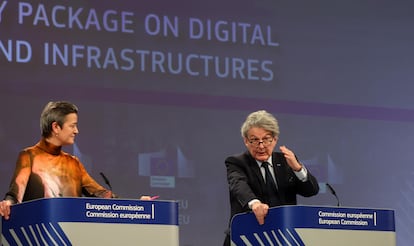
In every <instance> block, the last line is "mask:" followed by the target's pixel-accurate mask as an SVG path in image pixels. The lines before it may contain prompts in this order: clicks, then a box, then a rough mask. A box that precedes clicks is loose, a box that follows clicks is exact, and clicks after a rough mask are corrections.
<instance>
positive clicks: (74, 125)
mask: <svg viewBox="0 0 414 246" xmlns="http://www.w3.org/2000/svg"><path fill="white" fill-rule="evenodd" d="M78 133H79V130H78V115H77V114H76V113H70V114H68V115H66V117H65V122H64V123H63V126H62V127H60V126H57V132H56V138H57V139H58V140H59V141H60V143H61V145H70V144H74V143H75V136H76V135H77V134H78Z"/></svg>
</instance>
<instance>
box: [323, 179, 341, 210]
mask: <svg viewBox="0 0 414 246" xmlns="http://www.w3.org/2000/svg"><path fill="white" fill-rule="evenodd" d="M326 187H328V189H329V191H330V192H331V193H332V195H334V196H335V198H336V202H337V204H336V206H338V207H339V206H340V203H339V198H338V196H337V195H336V192H335V190H334V188H333V187H332V186H331V185H330V184H329V183H326Z"/></svg>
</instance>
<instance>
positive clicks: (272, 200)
mask: <svg viewBox="0 0 414 246" xmlns="http://www.w3.org/2000/svg"><path fill="white" fill-rule="evenodd" d="M269 165H270V164H269V163H268V162H263V163H262V167H263V168H264V170H265V179H266V192H267V196H268V200H269V206H270V207H272V206H276V205H277V203H278V200H279V199H278V198H277V195H276V194H277V190H276V183H275V181H274V179H273V177H272V174H271V173H270V170H269Z"/></svg>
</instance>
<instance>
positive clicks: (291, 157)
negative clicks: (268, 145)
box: [279, 146, 302, 172]
mask: <svg viewBox="0 0 414 246" xmlns="http://www.w3.org/2000/svg"><path fill="white" fill-rule="evenodd" d="M279 149H280V151H281V152H282V153H283V155H284V156H285V158H286V161H287V163H288V165H289V166H290V168H292V169H293V171H295V172H299V171H300V170H301V169H302V165H301V164H300V163H299V162H298V160H297V159H296V156H295V153H293V152H292V151H291V150H290V149H288V148H286V146H280V147H279Z"/></svg>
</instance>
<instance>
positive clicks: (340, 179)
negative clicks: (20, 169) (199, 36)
mask: <svg viewBox="0 0 414 246" xmlns="http://www.w3.org/2000/svg"><path fill="white" fill-rule="evenodd" d="M3 2H4V1H0V6H1V3H3ZM21 3H23V2H19V1H8V2H7V4H6V5H5V8H4V11H3V12H2V16H1V17H2V18H1V21H0V37H1V38H0V41H1V43H0V72H1V78H0V103H1V105H2V109H1V115H2V116H1V117H0V175H1V179H0V192H1V193H6V192H7V188H8V185H9V182H10V177H11V175H12V172H13V170H14V164H15V161H16V157H17V154H18V152H19V151H20V150H21V149H22V148H24V147H27V146H30V145H33V144H35V143H36V142H37V141H38V140H39V138H40V130H39V116H40V112H41V110H42V109H43V107H44V105H45V104H46V103H47V102H48V101H51V100H69V101H72V102H73V103H75V104H76V105H77V106H78V107H79V109H80V112H79V129H80V134H79V135H78V137H77V138H76V144H75V145H74V146H72V147H70V148H68V149H66V150H67V151H68V152H71V153H74V154H75V155H77V156H78V157H79V158H80V159H81V160H82V162H83V163H84V165H85V166H86V168H87V169H88V171H89V172H90V174H91V175H92V176H93V177H94V178H95V179H96V180H97V181H98V182H100V183H101V184H104V182H103V180H102V178H101V177H100V175H99V173H100V172H103V173H105V175H106V176H107V177H108V178H109V180H110V181H111V185H112V187H113V190H114V192H115V193H117V194H118V195H119V196H121V197H124V198H137V197H139V196H140V195H143V194H150V195H160V196H161V199H166V200H179V203H180V245H183V246H190V245H191V246H192V245H194V246H195V245H197V246H199V245H206V246H207V245H208V246H210V245H221V243H222V241H223V239H224V230H225V229H226V227H227V223H228V219H229V218H228V217H229V210H230V208H229V202H228V188H227V183H226V182H227V181H226V170H225V166H224V159H225V158H226V157H227V156H229V155H231V154H235V153H239V152H242V151H244V150H245V148H244V145H243V142H242V139H241V136H240V126H241V124H242V122H243V121H244V119H245V117H246V116H247V114H249V113H250V112H252V111H255V110H259V109H266V110H268V111H269V112H271V113H273V114H274V115H275V116H276V117H277V119H278V120H279V124H280V128H281V135H280V140H279V144H283V145H287V146H288V147H289V148H291V149H292V150H294V151H295V153H296V155H297V156H298V157H299V158H300V159H301V161H302V162H304V163H305V164H306V165H307V167H308V169H309V170H311V171H312V172H313V173H314V174H315V176H316V177H317V178H318V180H319V182H320V183H321V192H320V194H318V195H317V196H315V197H312V198H306V199H304V198H301V199H300V200H299V202H300V203H301V204H309V205H333V206H334V205H336V200H335V198H334V197H333V196H332V195H331V194H329V193H327V192H326V190H325V185H324V183H326V182H329V183H330V184H331V185H332V186H334V188H335V189H336V192H337V194H338V195H339V198H340V200H341V204H342V205H343V206H349V207H368V208H388V209H394V210H395V211H396V230H397V242H398V245H410V244H411V242H413V241H414V235H413V233H412V229H411V228H413V226H414V217H413V214H412V213H411V212H410V211H411V210H412V208H413V204H414V199H413V198H412V195H413V193H414V182H413V179H412V177H413V172H414V168H413V167H412V163H413V160H414V154H413V151H412V146H413V132H414V124H413V121H414V110H413V108H414V99H413V96H412V93H413V89H414V84H413V79H412V78H413V77H414V69H413V65H414V49H413V47H412V45H413V43H414V31H413V30H412V27H413V23H414V15H413V14H412V10H413V8H414V2H411V1H404V0H398V1H391V0H376V1H374V0H358V1H354V0H350V1H326V0H316V1H312V2H309V1H302V0H298V1H288V2H286V1H277V0H273V1H268V0H258V1H253V2H252V1H245V0H239V1H234V0H227V1H213V2H212V1H208V2H200V1H189V0H179V1H164V0H155V1H151V2H138V1H124V0H120V1H98V0H88V1H78V0H73V1H58V0H55V1H37V0H36V1H30V5H31V6H32V8H33V11H32V14H31V16H28V17H25V18H24V19H23V23H19V17H18V16H19V8H18V6H19V4H21ZM56 5H61V6H66V7H67V8H69V7H72V8H73V9H74V10H79V8H83V10H82V12H81V14H80V15H79V16H80V19H83V20H84V19H85V18H86V16H85V14H87V13H88V11H89V10H90V9H95V10H96V12H97V13H103V11H105V10H115V11H118V12H121V11H127V12H131V13H133V17H132V18H131V19H133V24H131V25H129V27H130V28H132V29H133V30H134V33H122V32H107V31H97V30H96V29H94V28H91V29H90V30H79V29H78V28H73V29H69V28H57V27H53V25H52V23H51V21H50V19H49V24H50V25H49V26H47V25H45V18H50V16H51V13H52V8H53V6H56ZM39 6H40V7H39ZM43 10H45V11H43ZM36 13H37V17H35V16H36ZM44 13H46V14H45V15H44ZM150 14H155V15H158V16H160V17H163V16H167V17H168V18H170V19H173V18H177V20H178V23H179V25H180V31H179V37H174V36H173V35H171V34H169V35H166V36H163V35H161V34H160V35H149V33H147V32H145V18H146V17H147V16H148V15H150ZM45 16H48V17H45ZM100 16H102V15H100ZM58 18H59V20H61V21H62V20H65V18H66V19H67V17H66V14H64V13H62V12H60V13H59V16H58ZM189 18H198V19H200V20H203V21H206V20H207V19H210V20H212V21H218V20H224V21H228V22H243V23H250V24H257V25H260V26H262V27H265V26H270V27H271V31H272V32H271V39H272V40H273V41H276V42H277V43H279V46H276V47H275V46H266V45H259V44H243V43H241V42H240V41H241V36H240V34H239V35H238V38H237V40H238V42H236V43H231V42H219V41H217V40H206V39H205V38H204V39H203V40H194V39H190V38H188V19H189ZM36 21H37V22H36ZM64 22H65V21H64ZM65 23H67V21H66V22H65ZM251 34H252V32H251V30H250V31H249V32H247V35H248V36H249V35H251ZM18 40H20V41H24V42H25V43H26V44H30V47H31V52H32V53H31V56H30V59H27V60H26V61H22V60H19V59H18V58H19V57H20V58H24V57H28V53H27V50H25V49H23V50H22V53H18V52H17V51H18V48H17V47H16V46H17V44H18V42H17V41H18ZM46 42H48V43H56V44H58V45H61V46H63V45H64V44H66V45H68V47H71V46H72V45H85V46H96V47H99V48H101V49H102V50H103V51H105V50H106V49H108V48H112V49H114V51H115V54H118V53H117V52H119V51H120V50H122V49H125V48H128V49H142V50H149V51H160V52H163V53H165V54H166V53H168V52H171V53H173V54H177V53H182V54H206V55H211V56H220V57H224V56H227V57H237V58H240V59H244V60H247V59H257V60H268V61H271V62H272V65H271V66H270V67H271V70H272V71H273V74H274V77H273V79H272V80H271V81H263V80H252V79H251V80H249V79H246V78H245V79H242V78H235V79H234V78H231V77H229V78H218V77H217V76H214V75H209V76H191V75H188V74H185V73H180V74H171V73H162V72H151V71H150V70H148V69H147V70H145V71H141V70H140V69H139V66H138V65H136V66H137V67H136V68H135V69H133V70H131V71H123V70H117V69H114V67H113V66H109V67H108V68H99V69H98V68H96V67H91V68H89V67H87V64H86V63H85V62H84V61H82V60H79V62H78V64H77V66H72V65H71V63H69V65H64V64H62V63H58V64H56V65H50V64H45V61H44V59H43V53H44V48H43V44H44V43H46ZM70 61H71V60H70ZM109 65H110V64H109ZM146 65H147V66H148V67H147V68H150V66H151V62H147V63H146ZM196 65H197V66H194V68H197V69H203V66H202V65H201V64H196Z"/></svg>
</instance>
